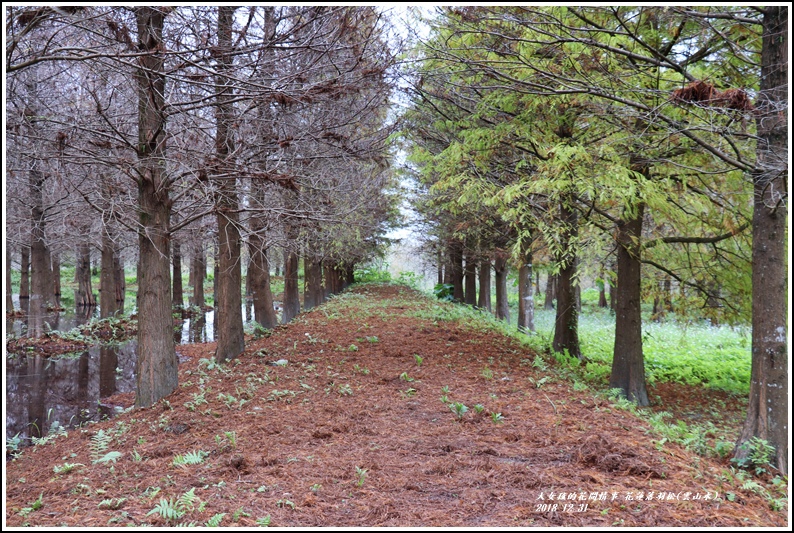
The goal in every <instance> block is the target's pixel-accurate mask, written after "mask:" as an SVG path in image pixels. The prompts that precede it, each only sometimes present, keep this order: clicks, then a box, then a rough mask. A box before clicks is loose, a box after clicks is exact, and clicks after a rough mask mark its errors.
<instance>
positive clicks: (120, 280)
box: [113, 247, 127, 314]
mask: <svg viewBox="0 0 794 533" xmlns="http://www.w3.org/2000/svg"><path fill="white" fill-rule="evenodd" d="M113 273H114V274H115V287H114V288H115V291H116V308H115V312H116V313H119V314H122V313H124V300H125V298H126V291H127V280H126V279H125V277H124V263H123V262H122V260H121V254H120V253H119V251H118V249H117V248H116V247H114V251H113Z"/></svg>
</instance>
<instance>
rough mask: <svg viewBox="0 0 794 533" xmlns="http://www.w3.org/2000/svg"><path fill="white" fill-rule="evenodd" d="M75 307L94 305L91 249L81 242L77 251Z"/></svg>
mask: <svg viewBox="0 0 794 533" xmlns="http://www.w3.org/2000/svg"><path fill="white" fill-rule="evenodd" d="M76 273H77V287H78V289H77V300H76V301H75V302H74V303H75V305H76V306H77V307H92V306H94V305H96V298H94V292H93V290H94V289H93V287H92V286H91V248H90V247H89V246H88V243H87V242H83V243H82V244H80V246H79V247H78V249H77V271H76Z"/></svg>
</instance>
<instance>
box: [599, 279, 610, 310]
mask: <svg viewBox="0 0 794 533" xmlns="http://www.w3.org/2000/svg"><path fill="white" fill-rule="evenodd" d="M597 284H598V307H601V308H606V307H608V306H609V304H608V303H607V286H606V280H605V279H604V271H603V270H602V271H601V279H599V280H598V282H597Z"/></svg>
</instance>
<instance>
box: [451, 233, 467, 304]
mask: <svg viewBox="0 0 794 533" xmlns="http://www.w3.org/2000/svg"><path fill="white" fill-rule="evenodd" d="M449 264H450V283H451V284H452V286H453V289H452V299H453V300H454V301H456V302H459V303H462V302H463V301H464V300H465V296H464V293H463V245H462V244H461V243H460V241H452V242H451V243H450V245H449Z"/></svg>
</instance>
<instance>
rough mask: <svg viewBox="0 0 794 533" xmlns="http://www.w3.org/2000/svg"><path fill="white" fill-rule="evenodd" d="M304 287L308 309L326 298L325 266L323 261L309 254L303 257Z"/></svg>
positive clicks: (304, 305) (304, 304)
mask: <svg viewBox="0 0 794 533" xmlns="http://www.w3.org/2000/svg"><path fill="white" fill-rule="evenodd" d="M303 272H304V276H305V279H304V289H303V307H304V309H305V310H306V311H308V310H309V309H312V308H313V307H317V306H318V305H320V304H321V303H323V300H324V299H325V291H324V290H323V267H322V261H320V260H316V259H311V258H309V256H308V254H307V255H306V256H305V257H304V258H303Z"/></svg>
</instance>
